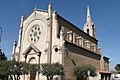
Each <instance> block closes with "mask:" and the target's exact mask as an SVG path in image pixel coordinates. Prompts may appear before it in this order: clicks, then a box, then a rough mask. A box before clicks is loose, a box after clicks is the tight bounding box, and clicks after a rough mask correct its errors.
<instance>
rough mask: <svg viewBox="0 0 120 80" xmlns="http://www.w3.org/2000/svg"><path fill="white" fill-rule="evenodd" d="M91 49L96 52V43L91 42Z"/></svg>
mask: <svg viewBox="0 0 120 80" xmlns="http://www.w3.org/2000/svg"><path fill="white" fill-rule="evenodd" d="M92 51H93V52H96V45H95V44H92Z"/></svg>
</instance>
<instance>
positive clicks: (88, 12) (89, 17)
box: [87, 4, 92, 22]
mask: <svg viewBox="0 0 120 80" xmlns="http://www.w3.org/2000/svg"><path fill="white" fill-rule="evenodd" d="M87 22H92V19H91V15H90V7H89V4H88V5H87Z"/></svg>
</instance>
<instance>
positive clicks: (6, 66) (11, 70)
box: [0, 60, 38, 80]
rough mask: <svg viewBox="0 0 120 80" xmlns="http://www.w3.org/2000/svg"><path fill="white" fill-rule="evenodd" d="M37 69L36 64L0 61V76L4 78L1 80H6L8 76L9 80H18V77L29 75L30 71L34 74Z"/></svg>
mask: <svg viewBox="0 0 120 80" xmlns="http://www.w3.org/2000/svg"><path fill="white" fill-rule="evenodd" d="M37 67H38V66H37V65H36V64H27V63H24V62H16V61H7V60H4V61H3V60H2V61H0V75H1V76H6V78H5V79H3V78H2V80H8V76H9V77H10V79H11V80H20V75H24V74H29V73H30V72H32V71H34V72H36V71H37Z"/></svg>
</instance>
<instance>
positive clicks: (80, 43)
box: [77, 37, 83, 47]
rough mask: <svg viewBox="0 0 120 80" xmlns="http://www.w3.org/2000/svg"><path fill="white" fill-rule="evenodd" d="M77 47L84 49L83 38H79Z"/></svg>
mask: <svg viewBox="0 0 120 80" xmlns="http://www.w3.org/2000/svg"><path fill="white" fill-rule="evenodd" d="M77 45H78V46H81V47H82V45H83V39H82V37H77Z"/></svg>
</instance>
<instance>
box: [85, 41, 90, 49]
mask: <svg viewBox="0 0 120 80" xmlns="http://www.w3.org/2000/svg"><path fill="white" fill-rule="evenodd" d="M85 48H87V49H90V42H89V41H85Z"/></svg>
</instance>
